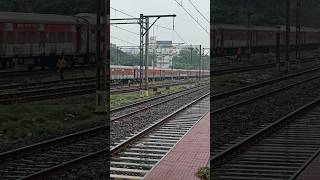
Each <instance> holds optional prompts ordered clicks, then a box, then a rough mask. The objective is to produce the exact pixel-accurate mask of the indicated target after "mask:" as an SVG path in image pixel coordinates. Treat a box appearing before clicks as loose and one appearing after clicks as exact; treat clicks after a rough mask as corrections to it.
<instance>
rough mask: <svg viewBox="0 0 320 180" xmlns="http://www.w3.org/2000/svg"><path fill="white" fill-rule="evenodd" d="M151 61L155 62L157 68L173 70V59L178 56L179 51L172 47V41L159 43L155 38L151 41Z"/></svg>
mask: <svg viewBox="0 0 320 180" xmlns="http://www.w3.org/2000/svg"><path fill="white" fill-rule="evenodd" d="M149 43H150V45H149V49H150V51H149V52H150V57H152V58H151V60H152V61H153V59H154V62H155V67H159V68H171V67H172V59H173V57H174V56H177V55H178V49H177V48H176V47H175V46H173V45H172V41H157V40H156V37H155V36H152V37H151V38H150V40H149Z"/></svg>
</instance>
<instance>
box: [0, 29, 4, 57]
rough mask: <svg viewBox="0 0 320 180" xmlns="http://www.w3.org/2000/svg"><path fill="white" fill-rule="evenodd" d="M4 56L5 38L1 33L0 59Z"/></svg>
mask: <svg viewBox="0 0 320 180" xmlns="http://www.w3.org/2000/svg"><path fill="white" fill-rule="evenodd" d="M3 55H4V38H3V32H0V57H2V56H3Z"/></svg>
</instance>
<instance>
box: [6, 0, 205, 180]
mask: <svg viewBox="0 0 320 180" xmlns="http://www.w3.org/2000/svg"><path fill="white" fill-rule="evenodd" d="M44 1H45V2H44ZM2 6H3V7H2ZM209 6H210V2H209V0H206V1H202V2H198V1H194V0H189V1H188V2H179V1H176V0H172V1H170V2H162V1H155V0H153V1H152V3H151V2H150V1H149V0H141V1H131V0H111V1H106V0H95V1H88V0H74V1H63V0H56V1H49V0H13V1H12V0H4V2H0V179H1V180H2V179H5V180H15V179H25V180H27V179H28V180H29V179H30V180H36V179H59V180H60V179H99V180H100V179H103V180H104V179H163V178H164V179H177V178H178V179H180V178H183V179H201V178H203V177H205V178H207V179H208V177H209V160H210V139H209V137H210V129H209V128H210V98H209V96H210V36H209V34H210V22H209V17H210V8H209ZM187 29H188V30H190V31H186V30H187ZM186 147H188V149H187V148H186ZM190 153H191V154H192V156H190ZM180 154H184V155H183V156H181V157H180V158H179V156H180ZM170 158H175V159H176V160H175V161H176V163H173V162H172V161H171V166H172V167H176V168H177V167H178V166H177V165H179V164H185V165H186V164H189V163H193V162H195V161H196V162H197V163H196V164H194V165H193V166H192V167H187V166H180V170H179V169H176V171H177V172H171V173H167V175H166V176H165V177H158V178H154V177H152V176H153V175H152V174H153V173H154V172H155V173H158V174H159V173H160V174H161V173H162V172H160V171H162V170H161V169H160V171H159V169H158V168H159V167H161V165H162V164H163V163H167V161H168V159H169V160H170ZM177 158H178V159H179V160H178V159H177ZM167 167H168V166H167ZM169 168H170V167H169ZM167 170H168V169H167ZM178 171H179V172H178ZM182 171H188V174H184V175H183V174H181V173H180V172H182ZM179 174H181V175H183V176H177V175H179Z"/></svg>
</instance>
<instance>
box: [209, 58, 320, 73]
mask: <svg viewBox="0 0 320 180" xmlns="http://www.w3.org/2000/svg"><path fill="white" fill-rule="evenodd" d="M317 59H319V57H308V58H304V59H301V63H309V62H312V61H316V60H317ZM274 67H276V63H267V64H260V65H252V66H242V67H235V68H228V69H221V70H211V72H210V75H211V76H221V75H225V74H230V73H242V72H248V71H256V70H262V69H269V68H274Z"/></svg>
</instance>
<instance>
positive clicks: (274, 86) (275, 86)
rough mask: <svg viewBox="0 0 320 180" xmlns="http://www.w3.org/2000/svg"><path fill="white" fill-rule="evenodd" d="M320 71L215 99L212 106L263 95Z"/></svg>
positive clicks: (221, 105) (315, 74)
mask: <svg viewBox="0 0 320 180" xmlns="http://www.w3.org/2000/svg"><path fill="white" fill-rule="evenodd" d="M319 72H320V70H317V71H314V72H311V73H308V74H304V75H300V76H297V77H293V78H290V79H286V80H282V81H280V82H276V83H273V84H270V85H266V86H263V87H260V88H257V89H254V90H249V91H247V92H244V93H241V94H238V95H233V96H229V97H227V98H223V99H220V100H213V103H212V107H211V108H212V109H214V110H217V109H221V108H223V107H227V106H229V105H232V104H234V103H235V102H241V101H244V100H246V99H248V98H249V97H254V96H257V95H261V94H263V93H265V92H270V91H272V90H274V89H278V88H281V87H285V86H287V85H290V84H293V83H295V82H299V81H302V80H306V79H309V78H311V77H317V76H319Z"/></svg>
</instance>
